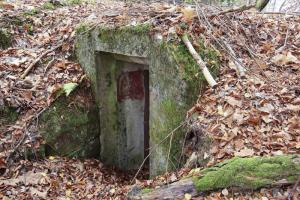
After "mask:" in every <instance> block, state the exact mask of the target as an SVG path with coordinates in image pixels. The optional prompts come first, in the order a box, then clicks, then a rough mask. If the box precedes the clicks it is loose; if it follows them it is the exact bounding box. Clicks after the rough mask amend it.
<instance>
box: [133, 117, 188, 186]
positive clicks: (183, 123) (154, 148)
mask: <svg viewBox="0 0 300 200" xmlns="http://www.w3.org/2000/svg"><path fill="white" fill-rule="evenodd" d="M186 123H187V120H185V121H183V122H181V124H180V125H179V126H177V127H176V128H175V129H173V130H172V131H171V132H170V133H169V134H168V135H167V136H166V137H165V138H164V139H162V140H161V141H160V142H159V143H158V144H156V145H155V146H154V147H152V148H151V149H150V152H149V153H148V155H147V156H146V157H145V158H144V160H143V162H142V164H141V165H140V167H139V169H138V171H137V172H136V174H135V175H134V177H133V179H132V180H131V184H133V181H134V180H135V179H136V177H137V176H138V174H139V173H140V171H141V170H142V168H143V166H144V164H145V162H146V160H147V159H148V158H149V156H150V155H151V154H152V153H153V152H154V150H156V148H157V147H158V146H159V145H161V144H162V143H163V142H164V141H165V140H166V139H168V137H170V135H172V134H173V133H174V132H176V131H177V130H178V129H179V128H181V127H182V126H184V125H185V124H186Z"/></svg>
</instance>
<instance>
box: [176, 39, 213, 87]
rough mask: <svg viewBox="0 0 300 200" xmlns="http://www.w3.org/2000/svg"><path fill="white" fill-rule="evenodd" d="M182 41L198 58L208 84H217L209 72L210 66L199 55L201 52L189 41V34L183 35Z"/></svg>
mask: <svg viewBox="0 0 300 200" xmlns="http://www.w3.org/2000/svg"><path fill="white" fill-rule="evenodd" d="M182 41H183V43H184V44H185V46H186V47H187V48H188V50H189V52H190V53H191V55H192V56H193V58H194V59H195V60H196V62H197V64H198V65H199V67H200V69H201V70H202V73H203V75H204V77H205V79H206V80H207V82H208V84H209V85H210V86H211V87H213V86H215V85H216V84H217V82H216V81H215V79H214V77H212V75H211V73H210V72H209V70H208V68H207V67H206V64H205V62H204V61H203V60H202V58H201V57H200V56H199V54H198V53H197V52H196V50H195V49H194V47H193V45H192V44H191V42H190V41H189V38H188V36H187V34H184V35H183V36H182Z"/></svg>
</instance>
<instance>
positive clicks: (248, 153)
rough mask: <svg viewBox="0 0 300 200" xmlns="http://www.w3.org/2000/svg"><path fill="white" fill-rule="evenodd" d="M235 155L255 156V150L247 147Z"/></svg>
mask: <svg viewBox="0 0 300 200" xmlns="http://www.w3.org/2000/svg"><path fill="white" fill-rule="evenodd" d="M234 155H235V156H239V157H248V156H253V155H254V151H253V149H248V148H246V147H245V148H244V149H242V150H240V151H239V152H236V153H235V154H234Z"/></svg>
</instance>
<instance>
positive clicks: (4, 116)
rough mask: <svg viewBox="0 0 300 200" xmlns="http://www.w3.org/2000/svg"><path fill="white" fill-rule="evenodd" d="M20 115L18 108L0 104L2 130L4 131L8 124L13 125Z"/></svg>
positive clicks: (0, 126) (0, 130)
mask: <svg viewBox="0 0 300 200" xmlns="http://www.w3.org/2000/svg"><path fill="white" fill-rule="evenodd" d="M18 116H19V113H18V112H17V109H16V108H13V107H10V106H8V105H2V106H0V132H2V131H4V129H5V126H6V125H12V124H13V123H14V122H15V121H16V120H17V119H18Z"/></svg>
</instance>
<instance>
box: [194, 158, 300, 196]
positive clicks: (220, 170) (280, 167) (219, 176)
mask: <svg viewBox="0 0 300 200" xmlns="http://www.w3.org/2000/svg"><path fill="white" fill-rule="evenodd" d="M299 158H300V157H299V155H288V156H274V157H251V158H240V157H235V158H232V159H230V160H227V161H225V162H222V163H220V164H218V165H215V166H214V167H210V168H207V169H204V170H202V171H200V174H201V176H200V177H194V184H195V186H196V189H197V191H198V192H205V191H211V190H217V189H222V188H229V187H235V188H240V189H258V188H261V187H265V186H268V185H272V184H276V182H277V181H280V180H283V179H285V180H286V181H287V182H290V183H291V182H295V181H296V180H297V177H298V173H299V171H300V160H299Z"/></svg>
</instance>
